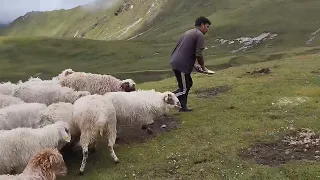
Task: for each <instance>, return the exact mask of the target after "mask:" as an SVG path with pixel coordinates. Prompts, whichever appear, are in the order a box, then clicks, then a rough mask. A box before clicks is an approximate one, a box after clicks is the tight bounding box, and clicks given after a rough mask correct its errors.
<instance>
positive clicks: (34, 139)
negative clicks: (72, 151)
mask: <svg viewBox="0 0 320 180" xmlns="http://www.w3.org/2000/svg"><path fill="white" fill-rule="evenodd" d="M69 129H70V127H69V124H68V123H66V122H63V121H58V122H56V123H54V124H50V125H47V126H45V127H43V128H38V129H33V128H16V129H12V130H0V142H1V146H0V156H1V157H0V174H11V173H14V174H16V173H22V172H23V170H24V169H25V167H26V165H27V164H28V162H29V160H30V158H32V157H33V156H34V155H35V154H37V153H38V152H39V151H41V150H42V149H44V148H57V149H58V150H61V149H62V148H63V147H64V146H65V145H66V144H67V143H69V142H70V139H71V135H70V131H69Z"/></svg>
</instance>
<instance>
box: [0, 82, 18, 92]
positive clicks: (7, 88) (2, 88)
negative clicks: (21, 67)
mask: <svg viewBox="0 0 320 180" xmlns="http://www.w3.org/2000/svg"><path fill="white" fill-rule="evenodd" d="M18 87H19V86H18V85H17V84H14V83H11V82H5V83H0V94H4V95H11V94H12V92H13V91H14V90H15V89H16V88H18Z"/></svg>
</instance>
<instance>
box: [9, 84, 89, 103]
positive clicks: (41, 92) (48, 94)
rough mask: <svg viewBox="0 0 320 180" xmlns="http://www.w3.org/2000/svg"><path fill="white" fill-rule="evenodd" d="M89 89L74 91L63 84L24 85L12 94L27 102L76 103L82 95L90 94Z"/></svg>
mask: <svg viewBox="0 0 320 180" xmlns="http://www.w3.org/2000/svg"><path fill="white" fill-rule="evenodd" d="M89 94H90V93H89V92H87V91H74V90H73V89H71V88H68V87H62V86H61V85H59V84H57V85H53V84H52V85H39V84H32V85H24V86H21V87H19V88H18V89H16V90H15V91H14V93H13V94H12V96H14V97H19V98H20V99H21V100H23V101H24V102H27V103H33V102H37V103H43V104H46V105H50V104H53V103H57V102H68V103H74V102H75V101H76V100H77V99H79V98H80V97H82V96H86V95H89Z"/></svg>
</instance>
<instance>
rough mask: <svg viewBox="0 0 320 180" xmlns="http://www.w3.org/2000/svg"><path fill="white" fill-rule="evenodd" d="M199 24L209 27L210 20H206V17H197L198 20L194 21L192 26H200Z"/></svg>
mask: <svg viewBox="0 0 320 180" xmlns="http://www.w3.org/2000/svg"><path fill="white" fill-rule="evenodd" d="M201 24H209V25H211V22H210V20H209V19H207V18H206V17H204V16H200V17H198V18H197V19H196V21H195V23H194V25H195V26H201Z"/></svg>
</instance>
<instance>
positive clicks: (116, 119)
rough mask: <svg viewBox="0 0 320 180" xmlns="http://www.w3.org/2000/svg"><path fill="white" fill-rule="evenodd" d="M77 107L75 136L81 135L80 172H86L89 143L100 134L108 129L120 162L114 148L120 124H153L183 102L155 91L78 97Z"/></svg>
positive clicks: (110, 146)
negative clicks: (156, 118) (81, 155)
mask: <svg viewBox="0 0 320 180" xmlns="http://www.w3.org/2000/svg"><path fill="white" fill-rule="evenodd" d="M73 107H74V109H73V118H72V123H73V126H74V128H75V129H77V130H78V131H79V132H76V134H75V135H77V134H80V142H79V145H80V146H81V147H82V153H83V157H82V163H81V167H80V171H79V172H80V174H82V173H83V171H84V168H85V165H86V161H87V158H88V146H89V145H90V144H91V143H94V142H95V139H96V138H97V137H98V135H99V134H100V136H103V132H104V129H106V130H107V134H108V146H109V150H110V152H111V156H112V157H113V159H114V162H116V163H118V162H119V159H118V157H117V156H116V154H115V152H114V149H113V146H114V144H115V140H116V134H117V129H116V125H117V123H120V124H126V125H128V124H130V125H132V124H140V125H141V124H142V125H148V124H152V123H153V121H154V118H155V117H157V116H160V115H162V114H165V113H166V112H167V109H168V108H171V107H172V108H173V107H177V108H180V107H181V105H180V102H179V100H178V98H177V97H176V96H175V95H174V94H173V93H172V92H164V93H161V92H156V91H154V90H151V91H134V92H130V93H127V92H110V93H106V94H105V95H97V94H95V95H89V96H85V97H82V98H80V99H78V100H77V101H76V102H75V103H74V105H73ZM72 136H74V135H72Z"/></svg>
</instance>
